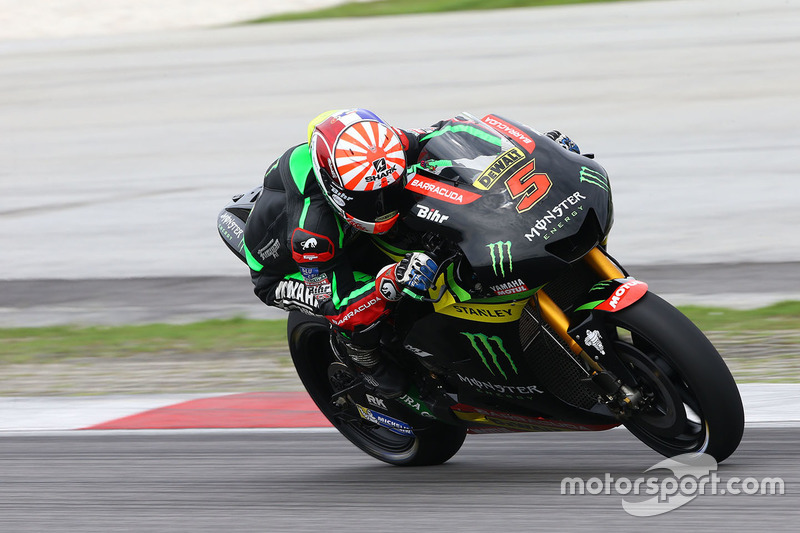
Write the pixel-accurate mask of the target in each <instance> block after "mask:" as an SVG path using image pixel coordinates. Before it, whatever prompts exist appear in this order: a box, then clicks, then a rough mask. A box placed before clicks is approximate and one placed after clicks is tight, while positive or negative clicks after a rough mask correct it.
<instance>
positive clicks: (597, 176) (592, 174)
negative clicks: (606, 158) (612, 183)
mask: <svg viewBox="0 0 800 533" xmlns="http://www.w3.org/2000/svg"><path fill="white" fill-rule="evenodd" d="M580 177H581V181H585V182H586V183H591V184H592V185H596V186H597V187H600V188H601V189H604V190H606V191H608V178H607V177H605V176H603V175H602V174H601V173H599V172H597V171H596V170H592V169H591V168H588V167H581V174H580Z"/></svg>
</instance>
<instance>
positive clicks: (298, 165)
mask: <svg viewBox="0 0 800 533" xmlns="http://www.w3.org/2000/svg"><path fill="white" fill-rule="evenodd" d="M312 168H313V165H312V164H311V152H309V151H308V145H307V144H301V145H300V146H298V147H297V148H295V149H294V151H292V154H291V155H290V156H289V171H290V172H291V173H292V179H293V180H294V183H295V185H297V189H298V190H299V191H300V194H305V192H306V182H307V181H308V173H309V172H311V169H312Z"/></svg>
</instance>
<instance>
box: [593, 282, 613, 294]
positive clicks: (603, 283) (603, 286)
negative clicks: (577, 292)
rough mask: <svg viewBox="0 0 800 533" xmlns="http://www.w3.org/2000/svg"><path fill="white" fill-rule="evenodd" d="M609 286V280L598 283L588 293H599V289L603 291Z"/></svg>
mask: <svg viewBox="0 0 800 533" xmlns="http://www.w3.org/2000/svg"><path fill="white" fill-rule="evenodd" d="M610 284H611V280H610V279H606V280H603V281H599V282H597V283H595V284H594V286H593V287H592V288H591V289H589V292H592V291H599V290H600V289H605V288H606V287H608V286H609V285H610Z"/></svg>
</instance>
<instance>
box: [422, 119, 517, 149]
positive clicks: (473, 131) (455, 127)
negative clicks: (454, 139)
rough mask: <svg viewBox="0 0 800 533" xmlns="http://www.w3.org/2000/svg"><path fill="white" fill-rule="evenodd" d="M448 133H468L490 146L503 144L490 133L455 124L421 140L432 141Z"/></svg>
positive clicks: (473, 127)
mask: <svg viewBox="0 0 800 533" xmlns="http://www.w3.org/2000/svg"><path fill="white" fill-rule="evenodd" d="M448 132H453V133H460V132H464V133H469V134H470V135H474V136H475V137H477V138H479V139H481V140H483V141H486V142H488V143H491V144H495V145H497V146H502V144H503V141H502V140H501V139H500V137H498V136H496V135H492V134H491V133H487V132H485V131H483V130H482V129H479V128H476V127H475V126H469V125H466V124H455V125H451V126H445V127H444V128H442V129H440V130H436V131H434V132H433V133H429V134H428V135H426V136H425V137H423V138H422V140H423V141H427V140H428V139H432V138H434V137H438V136H439V135H443V134H445V133H448Z"/></svg>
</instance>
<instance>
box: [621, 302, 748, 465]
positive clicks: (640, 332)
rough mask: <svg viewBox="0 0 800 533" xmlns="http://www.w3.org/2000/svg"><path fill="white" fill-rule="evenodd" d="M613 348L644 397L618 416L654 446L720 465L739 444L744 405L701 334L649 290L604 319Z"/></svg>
mask: <svg viewBox="0 0 800 533" xmlns="http://www.w3.org/2000/svg"><path fill="white" fill-rule="evenodd" d="M606 320H607V323H608V324H609V326H611V327H613V328H615V330H616V333H617V335H616V337H617V338H616V341H615V348H616V351H617V354H618V355H619V357H620V359H621V360H622V362H623V363H624V364H625V365H627V366H628V368H629V370H630V371H631V373H632V374H633V375H634V376H635V377H636V379H637V380H638V381H639V388H640V390H642V391H643V392H644V393H645V394H646V396H647V398H648V400H646V401H645V404H644V407H643V408H642V409H639V410H634V411H632V413H631V416H630V418H627V419H626V420H624V421H623V423H624V424H625V427H626V428H628V430H629V431H630V432H631V433H633V434H634V435H635V436H636V437H637V438H638V439H639V440H641V441H642V442H644V443H645V444H647V445H648V446H650V447H651V448H652V449H654V450H655V451H657V452H659V453H661V454H662V455H665V456H667V457H671V456H674V455H678V454H683V453H707V454H709V455H711V456H713V457H714V458H715V459H716V460H717V462H722V461H723V460H725V459H726V458H727V457H728V456H730V455H731V454H732V453H733V452H734V451H735V450H736V448H737V447H738V446H739V442H740V441H741V440H742V433H743V432H744V408H743V406H742V399H741V397H740V395H739V389H738V387H737V386H736V382H735V381H734V380H733V376H732V375H731V373H730V371H729V370H728V367H727V366H726V365H725V362H724V361H723V360H722V357H721V356H720V355H719V352H717V350H716V348H714V346H713V345H712V344H711V342H710V341H709V340H708V339H707V338H706V337H705V335H704V334H703V333H702V332H701V331H700V330H699V329H698V328H697V326H695V325H694V324H693V323H692V322H691V321H690V320H689V319H688V318H686V317H685V316H684V315H683V314H682V313H681V312H680V311H678V310H677V309H675V308H674V307H673V306H671V305H670V304H669V303H667V302H665V301H664V300H662V299H661V298H659V297H658V296H656V295H655V294H652V293H647V294H646V295H645V296H644V297H643V298H642V299H641V300H640V301H638V302H636V304H634V305H632V306H630V307H627V308H625V309H623V310H621V311H618V312H616V313H611V314H609V315H608V317H607V319H606Z"/></svg>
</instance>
